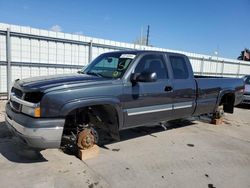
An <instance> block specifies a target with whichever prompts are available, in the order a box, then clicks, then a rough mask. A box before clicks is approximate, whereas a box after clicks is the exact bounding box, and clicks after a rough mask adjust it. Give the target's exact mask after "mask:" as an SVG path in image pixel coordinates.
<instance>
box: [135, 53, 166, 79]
mask: <svg viewBox="0 0 250 188" xmlns="http://www.w3.org/2000/svg"><path fill="white" fill-rule="evenodd" d="M134 72H135V73H141V72H155V73H156V74H157V78H158V79H165V78H167V77H168V74H167V69H166V66H165V62H164V58H163V56H162V55H145V56H144V57H143V58H142V59H141V60H140V62H139V63H138V65H137V66H136V68H135V71H134Z"/></svg>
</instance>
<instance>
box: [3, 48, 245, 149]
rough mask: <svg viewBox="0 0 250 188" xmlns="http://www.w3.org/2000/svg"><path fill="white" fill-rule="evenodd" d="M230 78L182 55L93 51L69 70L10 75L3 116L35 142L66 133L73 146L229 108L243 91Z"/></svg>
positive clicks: (56, 143) (44, 143)
mask: <svg viewBox="0 0 250 188" xmlns="http://www.w3.org/2000/svg"><path fill="white" fill-rule="evenodd" d="M243 91H244V81H243V79H237V78H218V77H204V76H194V75H193V70H192V67H191V64H190V62H189V59H188V58H187V57H186V56H185V55H182V54H177V53H167V52H156V51H119V52H110V53H105V54H102V55H100V56H99V57H97V58H96V59H95V60H94V61H93V62H92V63H90V64H89V65H88V66H87V67H85V68H83V70H82V71H79V72H78V73H76V74H69V75H56V76H47V77H37V78H30V79H24V80H16V81H15V83H14V86H13V87H12V90H11V95H10V100H9V101H8V103H7V105H6V123H7V124H8V127H9V128H10V129H11V130H12V131H13V132H14V133H15V134H16V135H18V136H19V137H21V139H22V140H23V141H24V142H25V143H26V144H28V145H29V146H30V147H34V148H58V147H60V146H61V142H62V138H63V137H69V138H70V139H72V140H74V143H75V144H76V145H78V146H79V147H80V148H88V147H89V146H91V145H92V144H93V143H96V142H98V141H99V139H100V137H101V136H102V134H108V135H110V136H111V138H113V139H116V140H119V131H120V130H124V129H129V128H132V127H137V126H142V125H152V124H155V123H160V122H166V121H169V120H174V119H178V118H183V117H189V116H197V115H201V114H208V113H212V114H213V113H216V111H217V108H218V106H223V108H224V111H225V112H228V113H233V109H234V106H235V105H237V104H239V103H240V102H241V100H242V97H243Z"/></svg>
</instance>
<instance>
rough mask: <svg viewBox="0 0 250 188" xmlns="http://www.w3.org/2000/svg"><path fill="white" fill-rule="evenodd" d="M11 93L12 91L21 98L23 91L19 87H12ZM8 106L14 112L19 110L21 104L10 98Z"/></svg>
mask: <svg viewBox="0 0 250 188" xmlns="http://www.w3.org/2000/svg"><path fill="white" fill-rule="evenodd" d="M11 93H14V95H15V96H16V97H17V98H19V99H21V98H22V97H23V92H22V91H21V90H20V89H17V88H14V87H12V88H11ZM10 106H11V108H12V109H13V110H14V111H16V112H20V111H21V104H19V103H17V102H15V101H12V100H10Z"/></svg>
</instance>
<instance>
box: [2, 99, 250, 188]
mask: <svg viewBox="0 0 250 188" xmlns="http://www.w3.org/2000/svg"><path fill="white" fill-rule="evenodd" d="M3 106H4V102H3V101H0V167H1V168H0V182H1V187H90V188H93V187H197V188H198V187H199V188H200V187H208V188H212V187H217V188H218V187H219V188H221V187H241V188H244V187H250V179H249V175H250V116H249V114H250V108H249V107H246V106H245V107H241V108H236V109H235V113H234V114H233V115H231V114H226V117H225V120H224V124H223V125H211V124H208V123H207V122H206V120H202V121H192V122H191V121H188V120H185V121H179V122H175V123H172V124H169V127H168V129H167V130H166V131H164V130H163V129H162V128H161V127H154V128H148V127H143V128H137V129H132V130H128V131H123V132H121V138H122V139H121V141H120V142H116V143H112V144H108V145H105V147H103V148H100V155H99V156H98V157H96V158H93V159H89V160H86V161H84V162H83V161H80V160H79V159H78V158H76V157H75V156H73V155H68V154H65V153H63V152H61V151H60V150H57V149H50V150H44V151H41V152H40V153H37V152H34V151H32V150H29V149H27V148H25V147H23V146H22V145H20V144H19V142H18V139H17V138H15V137H12V136H11V135H10V133H9V132H8V130H7V128H6V126H5V123H4V116H3V115H4V112H3V110H4V108H3Z"/></svg>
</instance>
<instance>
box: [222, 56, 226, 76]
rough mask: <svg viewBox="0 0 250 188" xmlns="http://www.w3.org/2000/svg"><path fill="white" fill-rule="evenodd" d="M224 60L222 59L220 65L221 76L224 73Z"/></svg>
mask: <svg viewBox="0 0 250 188" xmlns="http://www.w3.org/2000/svg"><path fill="white" fill-rule="evenodd" d="M224 64H225V62H224V60H223V61H222V66H221V76H223V73H224Z"/></svg>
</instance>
